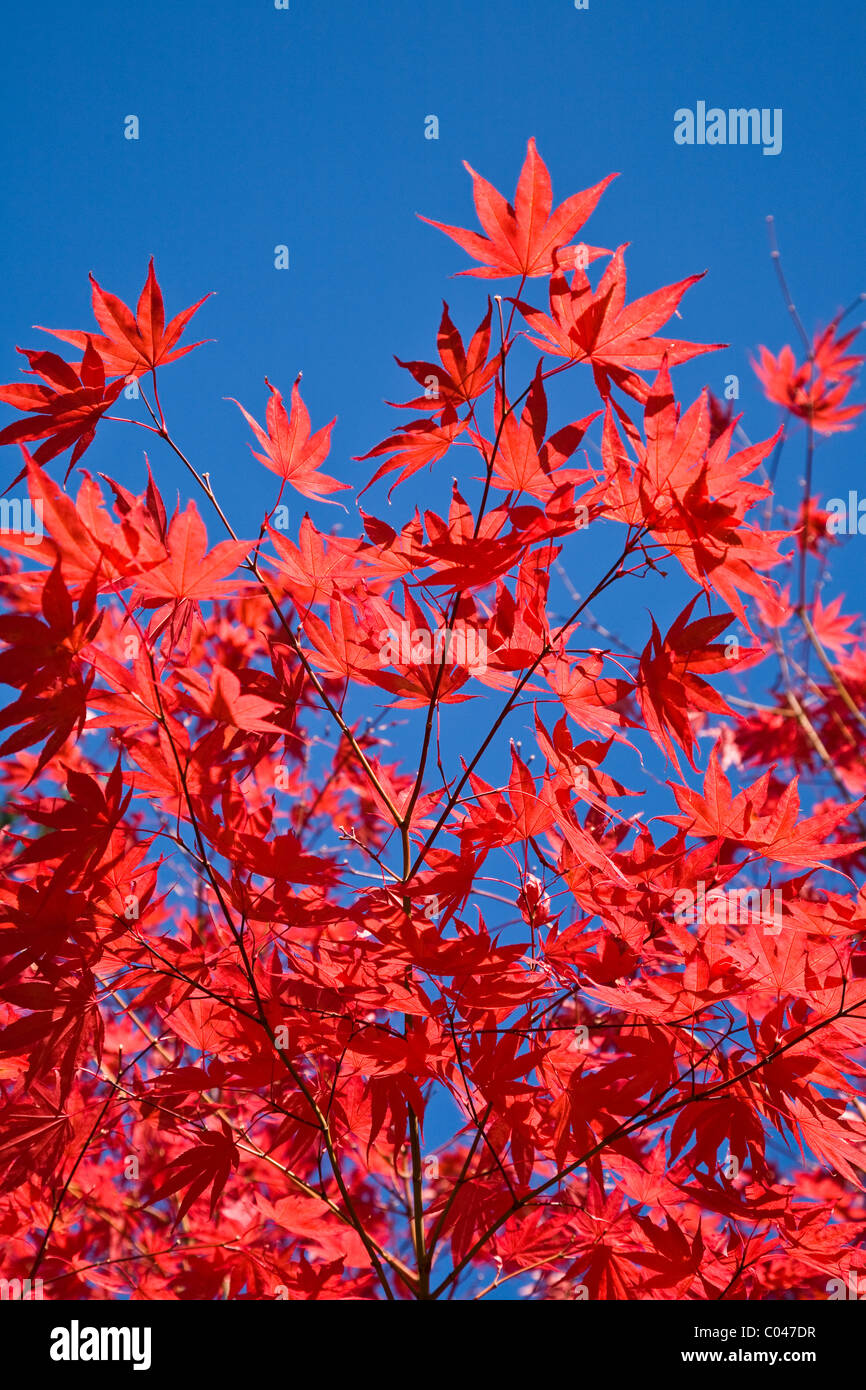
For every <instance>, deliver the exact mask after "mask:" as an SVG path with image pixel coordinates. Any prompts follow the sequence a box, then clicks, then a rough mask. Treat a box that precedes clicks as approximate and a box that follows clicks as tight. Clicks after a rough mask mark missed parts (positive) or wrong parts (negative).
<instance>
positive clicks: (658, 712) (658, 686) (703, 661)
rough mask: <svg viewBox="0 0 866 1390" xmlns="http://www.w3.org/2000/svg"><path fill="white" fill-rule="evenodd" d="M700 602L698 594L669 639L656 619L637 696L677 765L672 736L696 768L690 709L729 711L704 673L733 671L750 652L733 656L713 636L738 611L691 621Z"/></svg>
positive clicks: (652, 728)
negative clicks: (692, 613)
mask: <svg viewBox="0 0 866 1390" xmlns="http://www.w3.org/2000/svg"><path fill="white" fill-rule="evenodd" d="M696 603H697V596H696V597H695V598H693V599H692V600H691V602H690V603H689V604H687V605H686V607H685V608H684V609H683V611H682V613H681V614H680V615H679V617H678V618H677V619H676V621H675V622H674V623H673V624H672V625H671V627H670V629H669V630H668V632H667V634H666V636H665V638H664V640H662V637H661V633H660V632H659V630H658V628H657V627H656V624H655V620H653V624H652V637H651V639H650V641H649V642H648V643H647V645H646V647H645V648H644V650H643V653H642V654H641V659H640V666H639V670H638V682H637V697H638V700H639V702H640V707H641V710H642V712H643V716H644V719H645V720H646V724H647V728H648V729H649V730H650V732H651V733H652V734H653V735H654V736H655V737H656V738H657V740H658V742H659V745H660V747H661V748H663V749H664V751H665V752H666V753H667V754H668V756H669V757H670V758H672V760H673V762H674V763H675V764H676V766H677V767H679V763H678V762H677V756H676V753H675V751H674V747H673V743H672V742H671V738H670V735H673V738H674V739H675V740H676V742H677V743H678V744H679V746H680V747H681V748H682V749H683V751H684V753H685V754H686V757H687V758H688V760H689V762H690V763H691V764H692V766H693V767H694V765H695V764H694V757H693V750H694V748H695V746H696V740H695V736H694V731H693V728H692V724H691V720H690V718H689V714H690V711H700V710H709V711H712V712H713V713H714V714H729V713H730V710H729V708H728V705H727V703H726V701H725V700H724V699H723V698H722V696H721V695H719V694H718V692H717V691H715V690H713V688H712V686H711V685H709V684H708V683H707V682H706V681H705V680H704V679H703V675H704V674H709V673H711V672H717V671H724V670H726V669H731V668H732V667H734V666H736V665H737V664H738V662H739V661H741V660H743V659H744V658H745V656H746V653H743V654H742V656H739V657H734V656H731V655H730V654H729V653H728V651H727V650H726V648H725V647H723V646H722V645H721V644H719V643H714V642H713V640H712V639H713V638H714V637H718V635H719V633H721V632H723V631H724V630H725V628H726V627H727V626H728V624H729V623H730V621H731V618H732V616H733V614H731V613H720V614H718V615H716V616H715V617H706V618H698V619H697V620H696V621H695V622H691V623H690V622H689V618H690V616H691V612H692V609H693V608H694V606H695V604H696ZM698 673H702V674H698Z"/></svg>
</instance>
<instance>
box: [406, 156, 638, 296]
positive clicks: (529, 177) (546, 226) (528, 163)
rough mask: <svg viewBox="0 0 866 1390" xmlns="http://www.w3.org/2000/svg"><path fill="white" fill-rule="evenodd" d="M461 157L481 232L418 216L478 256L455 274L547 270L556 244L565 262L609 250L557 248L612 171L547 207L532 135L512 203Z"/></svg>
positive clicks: (546, 182)
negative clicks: (555, 205)
mask: <svg viewBox="0 0 866 1390" xmlns="http://www.w3.org/2000/svg"><path fill="white" fill-rule="evenodd" d="M463 163H464V165H465V167H466V168H467V169H468V170H469V173H470V174H471V175H472V181H473V194H474V197H475V208H476V211H477V213H478V220H479V222H480V223H481V225H482V227H483V228H484V230H485V232H486V233H487V236H479V235H478V233H477V232H470V231H467V230H466V229H465V228H463V227H449V226H448V225H447V224H446V223H444V222H434V221H433V219H432V218H430V217H422V218H421V221H422V222H429V223H430V226H431V227H438V228H439V230H440V231H441V232H445V233H446V235H448V236H450V237H451V238H452V240H453V241H456V242H457V245H458V246H462V247H463V250H464V251H468V252H469V255H470V256H473V257H474V258H475V260H477V261H481V262H482V265H481V266H480V267H474V268H473V269H472V270H461V271H459V272H458V273H459V274H460V275H479V276H481V277H483V278H484V279H487V280H498V279H500V278H501V277H503V276H509V275H520V276H521V277H527V276H531V275H549V274H550V272H551V270H552V269H553V259H552V257H553V252H554V251H557V250H559V251H560V260H559V263H560V265H562V266H567V267H571V266H575V265H578V264H580V262H581V261H582V260H586V261H592V260H595V259H596V258H597V257H598V256H606V255H609V252H607V251H605V250H604V249H603V248H601V247H597V246H585V247H584V248H583V256H581V255H580V252H579V249H578V248H577V247H574V248H573V249H572V250H570V251H562V250H561V248H563V247H566V246H567V245H568V243H569V242H570V241H571V240H572V239H573V237H574V236H575V235H576V233H577V232H578V231H579V230H580V228H581V227H582V226H583V224H584V222H585V221H586V219H587V218H588V217H589V215H590V213H591V212H592V211H593V210H594V208H595V205H596V203H597V202H598V200H599V198H600V197H601V195H602V193H603V192H604V190H605V189H606V188H607V185H608V184H609V183H610V182H611V180H612V179H615V178H616V177H617V175H616V174H608V176H607V178H606V179H602V181H601V183H597V184H595V185H594V186H593V187H592V188H587V189H585V190H584V191H583V192H582V193H574V194H572V196H571V197H570V198H566V200H565V202H564V203H561V204H560V205H559V207H558V208H556V210H555V211H551V209H552V208H553V194H552V190H551V185H550V174H549V172H548V169H547V165H546V164H545V163H544V160H543V159H542V158H541V156H540V155H539V153H538V151H537V150H536V148H535V141H534V140H530V141H529V145H528V147H527V151H526V160H525V162H524V165H523V169H522V170H521V173H520V178H519V179H518V181H517V190H516V192H515V195H514V207H512V206H511V204H510V203H508V202H506V201H505V199H504V198H503V196H502V194H501V193H497V191H496V189H495V188H494V187H493V185H492V184H490V183H488V182H487V180H486V179H483V178H482V177H481V175H480V174H476V172H475V170H474V169H473V168H472V166H471V165H470V164H467V163H466V161H465V160H464V161H463ZM419 216H420V213H419Z"/></svg>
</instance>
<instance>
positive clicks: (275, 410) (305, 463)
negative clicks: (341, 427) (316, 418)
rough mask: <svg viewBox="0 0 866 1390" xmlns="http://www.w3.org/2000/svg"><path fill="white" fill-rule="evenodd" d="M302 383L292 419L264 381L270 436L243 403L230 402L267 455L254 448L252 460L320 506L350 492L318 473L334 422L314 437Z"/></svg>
mask: <svg viewBox="0 0 866 1390" xmlns="http://www.w3.org/2000/svg"><path fill="white" fill-rule="evenodd" d="M300 380H301V374H300V372H299V373H298V375H297V377H296V378H295V382H294V385H293V386H292V405H291V414H290V415H289V414H287V413H286V407H285V406H284V405H283V398H282V396H281V395H280V393H279V391H278V390H277V388H276V387H275V386H272V385H271V383H270V382H269V381H268V379H267V377H265V385H266V386H267V388H268V390H269V391H270V393H271V395H270V399H269V400H268V405H267V413H266V415H265V420H266V423H267V433H265V431H264V430H263V429H262V427H261V425H259V424H258V423H257V422H256V421H255V420H254V419H253V417H252V415H250V414H248V412H247V411H246V410H244V408H243V406H242V405H241V403H240V401H235V400H234V397H233V396H230V397H229V399H230V400H232V401H233V402H234V404H235V405H236V406H237V407H238V410H239V411H240V412H241V414H242V415H243V417H244V419H245V420H246V422H247V424H248V425H249V427H250V429H251V430H252V431H253V434H254V435H255V436H256V439H257V440H258V441H259V443H260V444H261V446H262V448H263V449H264V451H265V452H264V453H263V454H259V453H257V452H256V450H255V449H253V446H252V444H251V445H250V450H251V451H252V454H253V456H254V457H255V458H257V459H258V460H259V462H260V463H263V464H264V465H265V467H266V468H270V470H271V472H272V473H278V474H279V476H280V477H281V478H285V480H286V482H288V483H290V484H291V486H292V487H293V488H294V489H295V491H296V492H301V493H303V495H304V496H305V497H315V498H316V500H317V501H320V502H321V501H324V500H325V498H324V494H325V493H329V492H338V491H340V490H341V489H345V488H347V487H348V486H349V484H348V483H341V482H338V480H337V479H336V478H330V477H329V476H328V474H327V473H321V472H320V471H319V469H320V467H321V465H322V464H323V463H324V461H325V459H326V458H327V457H328V453H329V451H330V448H331V430H332V429H333V428H334V420H332V421H331V423H330V424H329V425H325V426H324V427H323V428H322V429H320V430H316V433H315V434H312V435H311V433H310V430H311V424H310V414H309V411H308V410H307V407H306V406H305V405H304V402H303V401H302V400H301V391H300V386H299V382H300ZM335 418H336V417H335Z"/></svg>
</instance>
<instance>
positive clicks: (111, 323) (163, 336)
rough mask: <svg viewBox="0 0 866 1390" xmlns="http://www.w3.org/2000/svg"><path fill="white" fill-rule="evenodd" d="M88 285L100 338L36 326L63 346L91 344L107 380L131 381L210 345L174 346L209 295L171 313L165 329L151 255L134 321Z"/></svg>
mask: <svg viewBox="0 0 866 1390" xmlns="http://www.w3.org/2000/svg"><path fill="white" fill-rule="evenodd" d="M90 285H91V293H92V299H93V317H94V318H95V319H96V322H97V323H98V324H99V327H100V328H101V329H102V334H90V333H80V332H77V331H74V330H71V329H65V328H42V325H41V324H37V325H36V327H37V328H42V332H43V333H53V334H54V337H55V338H61V339H62V340H63V342H65V343H72V345H73V346H74V347H77V348H86V347H87V344H88V342H89V341H91V340H92V342H93V345H94V347H95V348H96V350H97V351H98V353H99V355H100V357H101V358H102V361H103V362H104V364H105V370H106V373H107V375H108V376H120V377H123V378H124V380H126V381H129V380H132V379H133V378H135V377H139V376H141V375H142V373H143V372H149V371H154V370H155V369H156V368H157V367H165V366H167V364H168V363H169V362H176V361H177V359H178V358H179V357H184V356H185V355H186V354H187V353H188V352H192V350H193V348H197V347H201V346H202V343H204V342H208V341H212V340H210V339H206V338H203V339H202V340H201V341H200V342H198V343H190V345H189V346H188V347H182V348H176V347H175V344H176V343H177V341H178V339H179V338H180V335H181V334H182V333H183V330H184V329H185V328H186V325H187V324H188V323H189V321H190V319H191V318H192V316H193V314H194V313H196V312H197V310H198V309H200V308H201V306H202V304H204V302H205V300H206V299H209V298H210V294H206V295H203V296H202V298H201V299H199V300H198V302H197V303H195V304H193V305H191V306H190V308H189V309H183V310H181V312H180V313H179V314H175V316H174V318H173V319H172V320H171V322H170V323H169V325H168V327H166V325H165V308H164V305H163V300H162V291H161V290H160V288H159V283H158V281H157V278H156V272H155V271H154V268H153V257H152V256H151V258H150V264H149V265H148V270H147V278H146V280H145V282H144V288H143V289H142V291H141V295H140V296H139V300H138V306H137V308H136V311H135V316H134V317H133V314H132V311H131V310H130V309H129V308H128V307H127V305H126V304H124V302H123V300H122V299H118V298H117V295H114V294H109V293H108V291H107V290H103V289H102V288H101V286H100V285H99V284H98V283H97V281H96V280H95V279H94V277H93V276H92V275H91V276H90Z"/></svg>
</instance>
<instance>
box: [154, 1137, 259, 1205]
mask: <svg viewBox="0 0 866 1390" xmlns="http://www.w3.org/2000/svg"><path fill="white" fill-rule="evenodd" d="M219 1123H220V1127H221V1128H220V1130H218V1131H208V1132H205V1133H203V1134H201V1135H200V1140H201V1142H200V1143H198V1144H196V1145H195V1146H194V1147H193V1148H191V1149H187V1150H186V1151H185V1152H184V1153H182V1154H179V1155H178V1157H177V1158H174V1159H172V1161H171V1162H170V1163H169V1165H168V1168H167V1170H166V1172H167V1176H166V1177H165V1179H164V1180H163V1182H161V1183H160V1185H159V1186H158V1187H157V1189H156V1191H155V1192H154V1193H153V1196H152V1197H151V1198H150V1201H151V1203H153V1202H161V1201H162V1200H163V1198H165V1197H170V1196H171V1194H172V1193H173V1192H180V1191H183V1197H182V1198H181V1200H180V1203H179V1204H178V1208H177V1213H176V1215H175V1218H174V1221H173V1223H172V1224H173V1225H175V1226H176V1225H177V1223H178V1222H179V1221H181V1220H183V1217H184V1216H185V1215H186V1213H187V1212H188V1211H189V1209H190V1207H191V1206H192V1204H193V1202H194V1201H195V1200H196V1198H197V1197H200V1196H201V1195H202V1193H203V1192H205V1191H206V1189H207V1188H210V1215H211V1218H213V1215H214V1212H215V1211H216V1205H217V1202H218V1201H219V1199H220V1196H221V1194H222V1191H223V1188H224V1187H225V1185H226V1183H227V1182H228V1180H229V1175H230V1174H231V1171H232V1169H233V1168H237V1166H238V1162H239V1160H240V1154H239V1152H238V1149H237V1147H236V1145H235V1142H234V1138H233V1136H232V1132H231V1130H230V1129H229V1127H228V1125H227V1124H226V1122H225V1120H222V1119H221V1120H220V1122H219ZM184 1189H185V1190H184Z"/></svg>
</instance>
